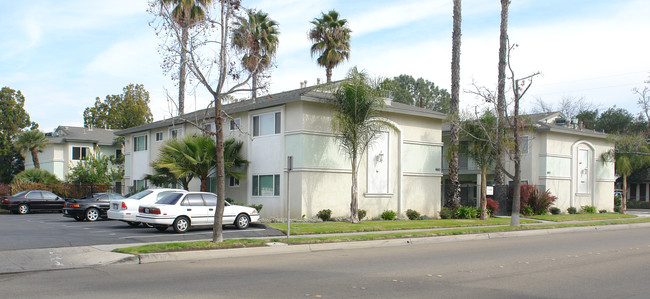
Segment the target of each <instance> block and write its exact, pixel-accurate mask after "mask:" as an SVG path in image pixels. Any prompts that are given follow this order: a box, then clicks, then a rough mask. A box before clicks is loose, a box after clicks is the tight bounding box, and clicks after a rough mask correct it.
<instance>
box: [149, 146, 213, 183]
mask: <svg viewBox="0 0 650 299" xmlns="http://www.w3.org/2000/svg"><path fill="white" fill-rule="evenodd" d="M216 151H217V149H216V144H215V143H214V140H212V138H210V137H208V136H203V135H189V136H186V137H184V138H183V139H180V140H179V139H169V140H168V141H167V142H166V143H165V144H164V145H163V147H162V148H161V149H160V156H159V161H158V163H156V165H157V166H158V167H164V168H167V169H169V171H170V172H171V173H173V174H174V175H175V176H176V177H177V178H183V177H188V176H190V175H192V176H194V177H196V178H198V179H199V180H200V181H201V191H204V192H205V191H208V179H209V176H210V173H212V172H213V171H214V168H215V167H216V164H217V163H216V159H215V158H216V156H217V153H216Z"/></svg>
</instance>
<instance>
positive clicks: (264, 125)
mask: <svg viewBox="0 0 650 299" xmlns="http://www.w3.org/2000/svg"><path fill="white" fill-rule="evenodd" d="M280 120H281V116H280V112H275V113H267V114H261V115H256V116H253V136H265V135H274V134H280V128H281V127H280V124H281V122H280Z"/></svg>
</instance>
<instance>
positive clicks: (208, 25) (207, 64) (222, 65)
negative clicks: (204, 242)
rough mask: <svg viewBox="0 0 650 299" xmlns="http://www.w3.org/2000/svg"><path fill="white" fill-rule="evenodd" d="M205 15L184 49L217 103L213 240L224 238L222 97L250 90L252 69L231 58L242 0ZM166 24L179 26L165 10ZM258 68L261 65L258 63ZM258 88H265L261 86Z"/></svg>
mask: <svg viewBox="0 0 650 299" xmlns="http://www.w3.org/2000/svg"><path fill="white" fill-rule="evenodd" d="M213 8H214V9H210V10H209V11H208V13H207V14H206V17H205V19H204V20H203V21H202V22H200V23H197V24H195V26H194V27H193V28H194V29H195V30H194V32H193V33H194V34H190V36H189V37H188V42H187V44H186V47H187V49H185V51H186V53H187V56H188V61H187V67H188V70H189V71H190V74H191V75H192V77H194V78H195V79H196V80H197V81H198V82H199V83H200V85H202V86H203V87H205V89H206V90H207V91H208V93H209V94H210V95H211V96H212V103H211V105H214V106H213V107H214V109H213V111H214V123H215V127H216V148H217V150H216V161H217V162H216V183H217V186H216V187H217V197H218V200H217V207H216V211H215V215H214V228H213V235H212V241H213V242H222V241H223V230H222V224H223V223H222V217H223V211H224V206H225V197H226V196H225V174H224V165H225V163H224V151H223V149H224V137H223V119H224V118H227V117H228V116H227V115H226V114H225V113H224V111H223V109H222V105H221V103H222V101H224V100H227V99H229V98H230V97H231V96H232V95H233V94H236V93H238V92H251V91H252V88H251V87H250V85H249V84H248V83H249V81H250V80H251V77H252V73H250V72H246V71H245V70H244V69H243V68H241V66H240V65H241V64H240V63H235V62H234V61H231V59H230V56H234V55H235V54H234V53H233V50H232V48H231V44H230V42H231V40H230V38H229V36H230V31H231V28H232V26H233V21H234V20H235V19H236V18H235V17H236V15H237V14H238V13H239V12H240V9H241V3H240V1H239V0H222V1H218V2H217V3H215V5H214V7H213ZM160 16H161V17H162V18H163V21H164V23H165V26H167V28H170V30H173V31H176V30H180V28H177V24H175V23H174V22H173V21H174V20H173V16H172V15H171V14H169V12H165V11H162V13H161V15H160ZM238 66H240V67H239V68H238ZM255 69H257V70H259V69H260V68H259V66H257V67H255ZM256 88H263V86H258V87H256Z"/></svg>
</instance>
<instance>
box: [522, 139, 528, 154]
mask: <svg viewBox="0 0 650 299" xmlns="http://www.w3.org/2000/svg"><path fill="white" fill-rule="evenodd" d="M521 153H522V154H528V135H526V136H522V137H521Z"/></svg>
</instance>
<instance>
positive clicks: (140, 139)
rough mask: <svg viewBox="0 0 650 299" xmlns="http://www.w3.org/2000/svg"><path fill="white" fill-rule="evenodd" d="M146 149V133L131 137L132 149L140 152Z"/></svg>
mask: <svg viewBox="0 0 650 299" xmlns="http://www.w3.org/2000/svg"><path fill="white" fill-rule="evenodd" d="M146 150H147V135H142V136H136V137H133V151H134V152H140V151H146Z"/></svg>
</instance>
